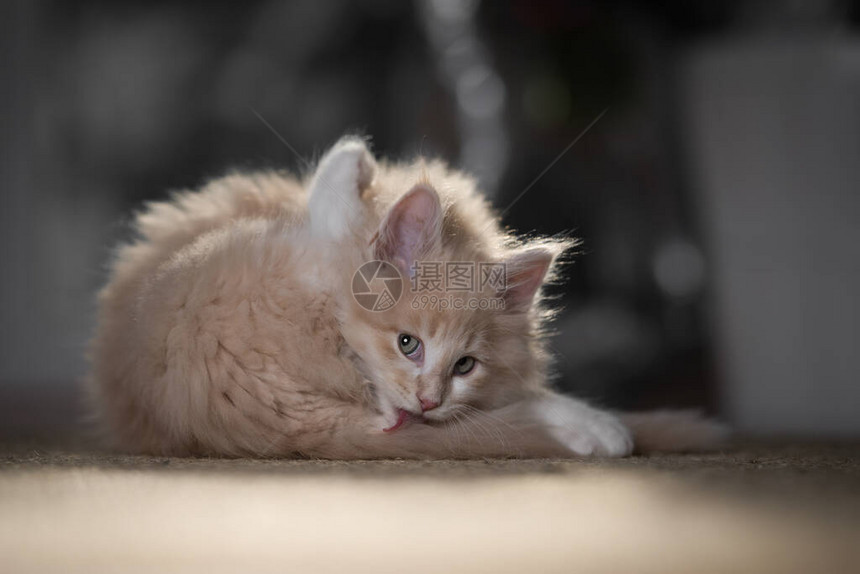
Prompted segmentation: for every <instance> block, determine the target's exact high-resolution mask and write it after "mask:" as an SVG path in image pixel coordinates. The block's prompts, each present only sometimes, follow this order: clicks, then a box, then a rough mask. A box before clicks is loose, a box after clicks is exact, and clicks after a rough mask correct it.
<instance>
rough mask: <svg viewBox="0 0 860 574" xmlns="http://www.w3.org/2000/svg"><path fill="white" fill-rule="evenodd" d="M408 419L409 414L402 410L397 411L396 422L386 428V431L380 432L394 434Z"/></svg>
mask: <svg viewBox="0 0 860 574" xmlns="http://www.w3.org/2000/svg"><path fill="white" fill-rule="evenodd" d="M407 418H409V413H408V412H407V411H404V410H403V409H398V410H397V422H396V423H394V424H393V425H391V426H390V427H388V428H387V429H382V432H394V431H396V430H397V429H399V428H400V427H401V426H403V423H405V422H406V419H407Z"/></svg>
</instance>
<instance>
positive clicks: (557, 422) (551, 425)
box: [538, 396, 633, 457]
mask: <svg viewBox="0 0 860 574" xmlns="http://www.w3.org/2000/svg"><path fill="white" fill-rule="evenodd" d="M538 408H539V411H540V415H541V418H542V419H543V420H544V422H545V423H546V425H547V428H548V430H549V432H550V434H551V435H552V437H553V438H554V439H556V440H557V441H559V442H560V443H562V444H563V445H564V446H565V447H567V448H568V449H570V451H571V452H573V453H574V454H577V455H579V456H608V457H620V456H627V455H629V454H630V453H631V452H633V437H632V435H631V434H630V431H629V430H628V429H627V427H626V426H624V424H623V423H622V422H621V421H620V420H618V418H617V417H615V416H614V415H612V414H610V413H607V412H604V411H600V410H597V409H594V408H592V407H590V406H588V405H586V404H585V403H582V402H579V401H577V400H575V399H571V398H569V397H562V396H556V397H553V398H552V399H547V400H545V401H541V403H539V407H538Z"/></svg>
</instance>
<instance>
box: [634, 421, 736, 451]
mask: <svg viewBox="0 0 860 574" xmlns="http://www.w3.org/2000/svg"><path fill="white" fill-rule="evenodd" d="M619 417H620V418H621V420H622V422H624V424H625V425H627V428H629V429H630V431H631V432H632V433H633V442H634V444H635V445H636V446H635V449H636V452H639V453H649V452H685V451H693V450H698V451H701V450H713V449H717V448H719V447H720V446H722V445H724V444H725V443H726V440H727V439H728V438H729V434H730V433H729V428H728V427H727V426H726V425H724V424H722V423H719V422H717V421H715V420H713V419H707V418H705V417H704V416H703V415H702V414H701V413H700V412H698V411H652V412H646V413H621V414H620V415H619Z"/></svg>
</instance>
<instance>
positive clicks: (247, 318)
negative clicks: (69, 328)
mask: <svg viewBox="0 0 860 574" xmlns="http://www.w3.org/2000/svg"><path fill="white" fill-rule="evenodd" d="M136 230H137V232H138V233H139V238H138V239H137V240H136V241H134V242H133V243H131V244H129V245H125V246H122V247H121V248H120V249H119V251H118V253H117V256H116V258H115V261H114V262H113V265H112V269H111V277H110V281H109V283H108V285H107V286H106V287H105V288H104V290H103V291H102V292H101V294H100V299H99V301H100V313H99V322H98V327H97V332H96V335H95V337H94V340H93V342H92V348H91V362H92V376H91V381H90V382H91V384H90V391H91V393H90V394H91V398H92V399H93V401H94V405H95V408H96V412H97V415H98V417H99V418H100V420H101V421H102V422H103V423H104V425H105V427H106V429H107V430H108V433H109V436H110V437H111V438H112V439H113V442H114V444H115V445H116V446H117V447H118V448H121V449H123V450H125V451H131V452H142V453H153V454H155V453H157V454H163V455H229V456H310V457H327V458H372V457H430V458H469V457H509V456H510V457H513V456H518V457H544V456H559V457H568V456H586V455H600V456H625V455H628V454H630V453H631V452H632V450H633V448H634V438H635V440H636V442H637V445H638V446H639V447H640V448H645V449H688V448H700V447H706V446H709V445H712V444H714V443H715V442H716V441H717V439H718V438H719V436H720V434H721V429H720V428H719V427H718V426H717V425H715V424H714V423H711V422H708V421H705V420H702V419H700V418H698V417H697V416H696V415H695V414H691V413H656V414H651V415H648V414H646V415H622V417H626V418H625V419H624V420H625V421H626V423H627V424H625V422H622V419H620V418H619V417H617V416H615V415H613V414H611V413H609V412H605V411H602V410H598V409H596V408H593V407H591V406H589V405H587V404H585V403H584V402H582V401H579V400H576V399H573V398H570V397H567V396H563V395H560V394H558V393H556V392H554V391H552V390H551V389H550V388H549V387H548V385H547V369H548V364H549V356H548V354H547V351H546V350H545V348H544V341H543V338H542V331H543V328H544V326H545V324H546V322H547V321H548V319H549V315H548V313H547V312H546V311H545V310H544V306H543V305H542V301H541V293H540V292H541V287H542V285H543V284H544V283H545V282H546V281H547V280H548V279H549V278H550V277H551V276H552V274H553V271H554V269H555V266H556V263H557V261H558V258H559V256H560V255H561V254H562V253H563V252H564V251H565V250H566V249H568V248H570V247H571V246H572V245H573V244H574V243H573V242H572V241H570V240H568V239H551V238H544V239H532V240H528V241H525V240H518V239H516V238H515V237H513V236H511V235H510V234H508V233H506V232H505V231H503V230H502V229H501V227H500V226H499V222H498V220H497V218H496V216H495V215H494V213H493V211H492V210H491V208H490V207H489V205H488V204H487V202H486V201H485V200H484V199H483V198H482V197H481V196H480V195H479V194H478V193H477V191H476V190H475V186H474V183H473V182H472V180H470V179H469V178H468V177H466V176H464V175H462V174H461V173H458V172H456V171H451V170H449V169H447V168H446V167H445V166H444V165H442V164H441V163H438V162H434V163H429V164H425V163H423V162H418V163H416V164H415V165H401V164H388V163H385V162H380V163H377V162H376V161H375V160H374V158H373V157H372V156H371V154H370V153H369V152H368V149H367V148H366V146H365V144H364V142H363V141H361V140H359V139H355V138H344V139H342V140H341V141H339V142H338V143H337V144H336V145H335V146H334V147H333V148H332V149H331V150H330V151H329V152H328V153H327V154H325V156H324V157H323V158H322V160H321V161H320V162H319V164H318V166H317V169H316V171H315V173H314V174H313V175H312V177H310V179H309V180H308V181H306V182H304V183H302V182H299V181H298V180H296V179H293V178H291V177H289V176H284V175H281V174H276V173H257V174H241V175H229V176H227V177H224V178H222V179H218V180H215V181H213V182H211V183H209V184H208V185H206V186H205V187H204V188H203V189H202V190H201V191H199V192H185V193H180V194H177V195H176V196H175V197H173V199H172V200H171V201H168V202H163V203H152V204H150V205H148V206H147V208H146V209H145V210H144V211H143V212H142V213H140V214H138V216H137V218H136ZM374 261H375V262H376V263H371V264H370V266H368V267H362V266H363V265H365V264H366V263H368V262H374ZM380 262H382V263H380ZM446 263H447V264H449V265H455V266H457V265H459V266H464V265H465V268H466V269H467V270H470V271H469V273H470V275H469V276H471V278H472V279H473V284H471V285H467V287H469V289H466V290H454V289H449V290H447V291H444V292H439V290H438V289H436V288H437V287H439V285H438V279H439V277H438V272H439V269H441V268H444V266H445V264H446ZM434 266H435V267H434ZM360 268H361V269H362V270H363V272H358V271H357V270H359V269H360ZM478 268H479V269H480V270H481V271H482V272H483V271H486V272H487V273H486V274H484V273H478V272H477V271H476V269H478ZM424 271H430V272H431V276H430V278H431V279H435V280H437V281H436V282H435V283H433V282H431V281H430V279H428V276H427V274H426V273H425V274H424V275H423V276H422V273H423V272H424ZM374 273H376V274H377V275H379V276H378V277H376V278H375V279H373V278H372V277H371V275H373V274H374ZM493 273H495V275H493ZM380 277H382V278H380ZM487 277H491V278H493V281H486V282H485V281H484V279H486V278H487ZM467 278H468V276H467V275H462V276H461V277H460V279H467ZM368 279H373V280H372V281H370V283H368V282H367V280H368ZM475 280H477V281H475ZM398 285H399V288H398ZM380 286H382V287H383V289H380ZM374 289H376V290H375V291H374ZM398 289H399V291H398ZM380 293H383V295H384V297H383V298H380ZM398 295H399V297H398ZM431 295H432V296H435V297H436V299H435V303H434V299H433V297H432V296H431ZM443 302H444V306H443Z"/></svg>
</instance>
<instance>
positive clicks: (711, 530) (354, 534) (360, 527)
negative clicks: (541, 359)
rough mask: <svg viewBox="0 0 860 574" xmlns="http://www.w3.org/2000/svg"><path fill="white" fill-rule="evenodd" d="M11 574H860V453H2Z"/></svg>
mask: <svg viewBox="0 0 860 574" xmlns="http://www.w3.org/2000/svg"><path fill="white" fill-rule="evenodd" d="M0 571H2V572H9V573H29V572H81V573H84V572H86V573H97V572H111V573H113V572H160V573H161V572H205V573H207V574H215V573H220V572H243V573H244V572H298V573H301V572H332V573H343V572H374V573H387V572H409V573H410V574H411V573H421V572H488V573H490V572H492V573H500V572H601V573H602V572H606V573H613V574H615V573H622V572H636V573H651V572H653V573H661V574H663V573H674V572H679V573H682V572H683V573H707V572H733V573H743V572H750V573H763V572H764V573H766V572H779V573H786V572H804V573H807V572H816V573H833V572H860V444H857V443H843V444H833V443H829V444H821V443H819V444H813V443H805V444H797V443H795V444H789V443H772V444H765V443H745V444H741V445H738V446H735V447H733V448H731V449H728V450H726V451H723V452H719V453H710V454H692V455H664V456H650V457H632V458H628V459H623V460H611V461H603V460H582V461H560V460H523V461H514V460H500V461H485V460H479V461H424V462H419V461H401V460H391V461H365V462H333V461H310V460H302V461H287V460H221V459H176V458H153V457H143V456H121V455H115V454H108V453H101V452H97V451H92V450H88V449H86V448H82V447H80V446H77V445H74V444H68V445H63V446H50V445H46V444H44V443H26V442H20V441H17V442H10V443H8V444H2V442H0Z"/></svg>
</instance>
